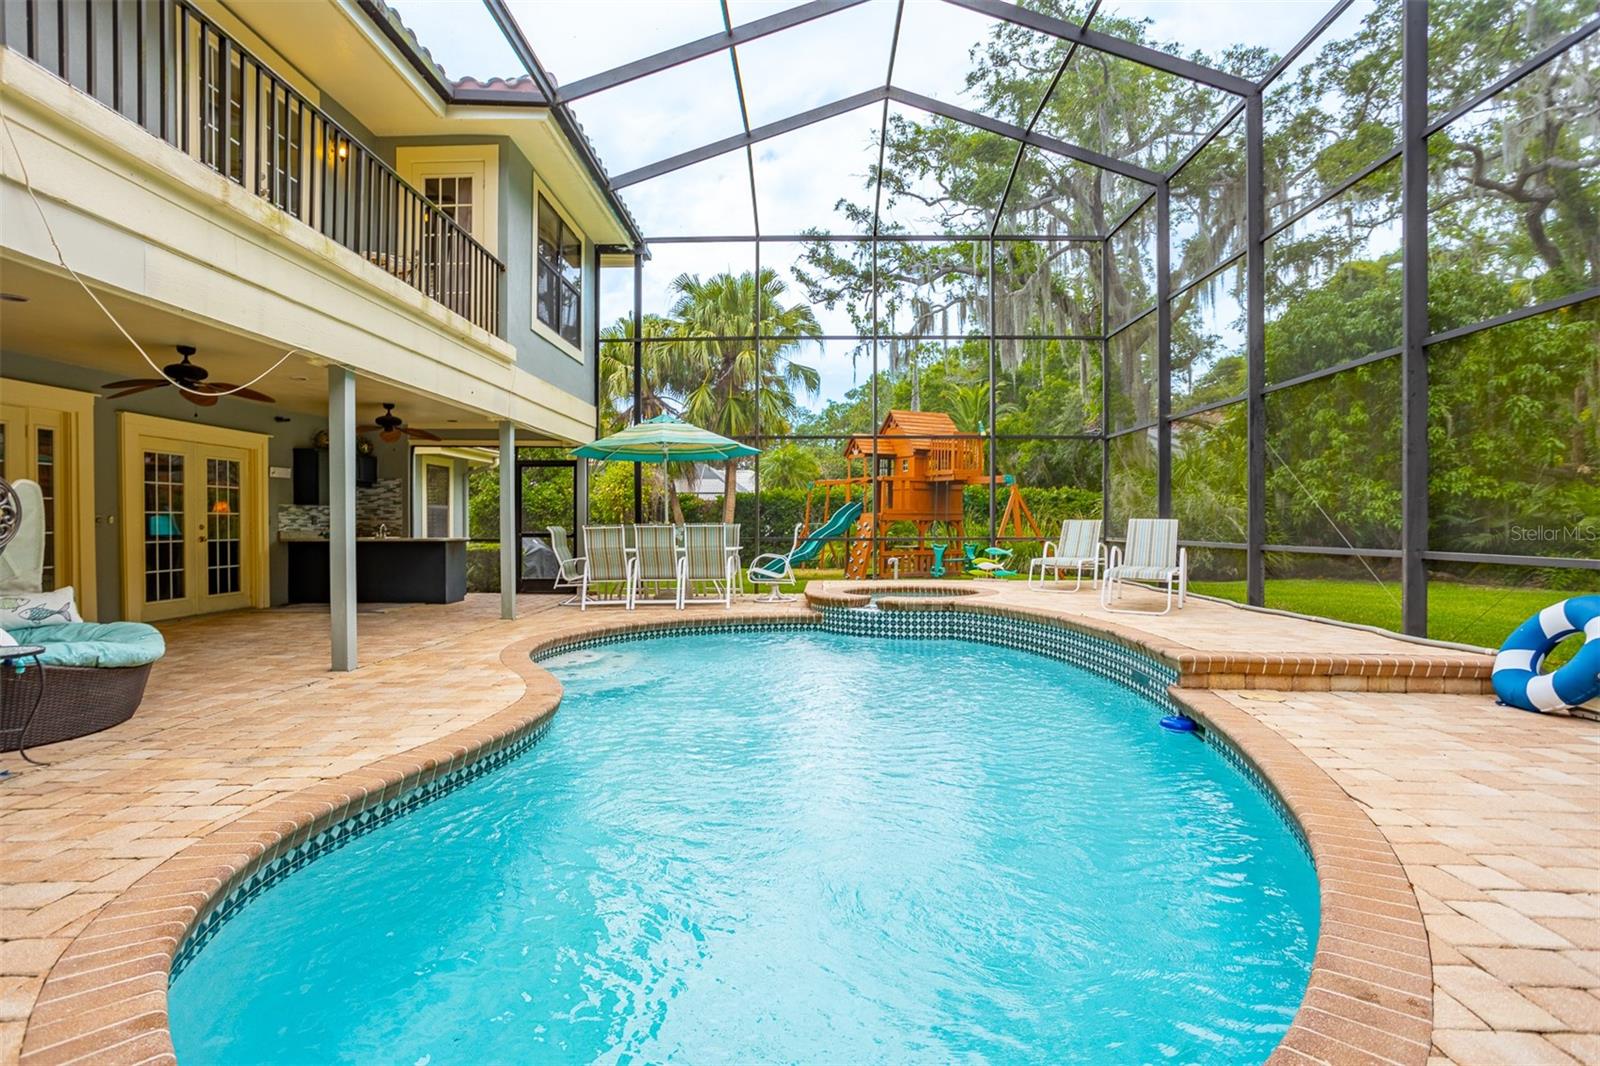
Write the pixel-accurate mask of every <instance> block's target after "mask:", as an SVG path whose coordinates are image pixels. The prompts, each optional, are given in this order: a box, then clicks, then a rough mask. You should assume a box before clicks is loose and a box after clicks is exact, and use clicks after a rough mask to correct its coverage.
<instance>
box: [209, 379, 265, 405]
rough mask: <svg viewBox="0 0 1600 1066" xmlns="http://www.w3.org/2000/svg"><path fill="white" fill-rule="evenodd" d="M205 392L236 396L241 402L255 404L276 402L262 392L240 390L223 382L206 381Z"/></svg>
mask: <svg viewBox="0 0 1600 1066" xmlns="http://www.w3.org/2000/svg"><path fill="white" fill-rule="evenodd" d="M205 391H207V392H216V393H223V392H225V393H227V394H228V395H229V396H237V397H239V399H241V400H254V401H255V402H256V403H277V402H278V401H277V400H274V399H273V398H272V397H271V396H268V395H267V394H266V393H264V392H257V391H256V390H255V389H241V388H240V387H239V386H237V385H229V384H228V383H227V382H225V381H208V382H206V384H205Z"/></svg>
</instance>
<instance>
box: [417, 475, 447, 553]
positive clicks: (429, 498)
mask: <svg viewBox="0 0 1600 1066" xmlns="http://www.w3.org/2000/svg"><path fill="white" fill-rule="evenodd" d="M422 477H423V489H422V491H423V500H422V520H423V530H422V532H423V535H424V536H428V537H448V536H449V535H450V467H449V466H448V465H446V464H442V463H426V464H424V465H423V467H422Z"/></svg>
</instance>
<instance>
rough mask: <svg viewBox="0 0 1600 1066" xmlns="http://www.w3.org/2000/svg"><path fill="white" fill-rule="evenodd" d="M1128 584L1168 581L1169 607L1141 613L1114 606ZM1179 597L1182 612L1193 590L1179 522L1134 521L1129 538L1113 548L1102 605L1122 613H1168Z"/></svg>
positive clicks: (1101, 590)
mask: <svg viewBox="0 0 1600 1066" xmlns="http://www.w3.org/2000/svg"><path fill="white" fill-rule="evenodd" d="M1126 581H1164V582H1166V586H1167V605H1166V606H1165V607H1164V608H1162V609H1161V610H1159V611H1140V610H1134V609H1131V608H1125V607H1124V608H1118V607H1113V606H1111V602H1112V600H1114V599H1115V598H1116V597H1117V596H1118V595H1120V594H1121V591H1122V590H1121V585H1122V583H1123V582H1126ZM1174 590H1176V592H1177V594H1178V609H1179V610H1182V609H1183V601H1184V599H1185V597H1186V595H1187V593H1188V591H1189V549H1187V548H1180V547H1178V523H1177V520H1176V519H1172V518H1130V519H1128V539H1127V543H1126V544H1125V545H1124V546H1123V547H1121V548H1115V547H1114V548H1112V549H1111V560H1110V563H1109V564H1108V565H1107V566H1106V573H1105V583H1104V584H1102V585H1101V586H1100V605H1101V606H1102V607H1104V608H1105V609H1106V610H1108V611H1115V612H1117V613H1119V614H1166V613H1167V612H1168V611H1170V610H1172V594H1173V592H1174Z"/></svg>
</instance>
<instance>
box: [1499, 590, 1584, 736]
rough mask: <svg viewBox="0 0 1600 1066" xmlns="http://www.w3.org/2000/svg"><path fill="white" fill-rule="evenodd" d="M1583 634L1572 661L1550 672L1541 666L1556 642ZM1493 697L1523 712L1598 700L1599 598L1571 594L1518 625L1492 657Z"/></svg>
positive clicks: (1558, 707)
mask: <svg viewBox="0 0 1600 1066" xmlns="http://www.w3.org/2000/svg"><path fill="white" fill-rule="evenodd" d="M1574 633H1582V634H1583V647H1581V648H1579V649H1578V654H1577V655H1575V656H1573V658H1572V661H1571V662H1569V663H1567V665H1565V666H1563V667H1562V668H1561V669H1559V670H1557V671H1555V672H1554V673H1550V674H1541V673H1540V672H1539V667H1540V665H1541V664H1542V663H1543V662H1544V660H1545V656H1547V655H1549V654H1550V651H1551V649H1553V648H1554V647H1555V646H1556V645H1557V644H1559V643H1561V641H1562V640H1564V639H1566V638H1567V637H1570V636H1572V635H1573V634H1574ZM1492 680H1493V682H1494V691H1495V695H1497V696H1499V697H1500V700H1501V702H1503V703H1509V704H1510V705H1511V706H1513V707H1521V708H1522V709H1523V710H1525V711H1559V710H1561V709H1562V708H1563V707H1576V706H1578V705H1579V704H1581V703H1586V702H1588V701H1589V700H1592V699H1594V698H1595V697H1597V696H1600V596H1574V597H1573V598H1572V599H1570V600H1563V601H1561V602H1560V603H1557V604H1554V605H1552V606H1550V607H1546V608H1545V609H1544V610H1542V611H1540V612H1539V613H1538V614H1536V615H1534V616H1533V617H1532V618H1530V619H1528V620H1527V621H1526V622H1524V623H1522V624H1521V625H1520V626H1518V627H1517V628H1516V629H1515V630H1514V631H1513V632H1512V634H1511V636H1509V637H1507V638H1506V642H1505V643H1504V644H1502V645H1501V646H1500V654H1499V655H1496V656H1495V657H1494V676H1493V678H1492Z"/></svg>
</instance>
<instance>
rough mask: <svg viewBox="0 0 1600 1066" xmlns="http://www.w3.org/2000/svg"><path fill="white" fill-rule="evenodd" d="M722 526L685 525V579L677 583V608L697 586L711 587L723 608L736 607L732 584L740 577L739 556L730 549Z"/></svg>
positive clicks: (680, 608) (691, 594)
mask: <svg viewBox="0 0 1600 1066" xmlns="http://www.w3.org/2000/svg"><path fill="white" fill-rule="evenodd" d="M725 529H726V527H724V526H722V525H720V524H719V525H686V526H684V527H683V566H684V569H683V581H682V582H681V583H680V584H679V585H678V610H680V611H681V610H683V605H684V602H685V601H686V599H687V597H690V596H693V595H694V592H695V588H696V586H698V587H700V588H707V587H709V588H710V589H711V590H712V592H713V593H714V594H715V595H716V597H717V598H720V599H721V600H722V606H723V607H725V608H726V607H732V606H733V583H734V582H735V581H737V580H738V577H739V563H738V560H737V558H736V557H735V556H734V555H733V553H731V552H730V551H728V545H727V540H726V536H725Z"/></svg>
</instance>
